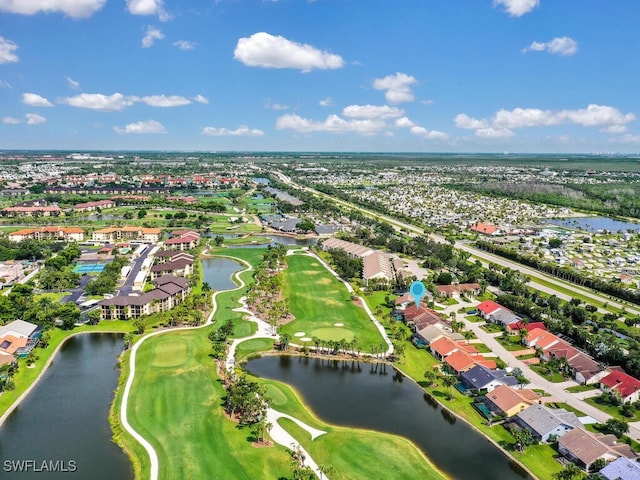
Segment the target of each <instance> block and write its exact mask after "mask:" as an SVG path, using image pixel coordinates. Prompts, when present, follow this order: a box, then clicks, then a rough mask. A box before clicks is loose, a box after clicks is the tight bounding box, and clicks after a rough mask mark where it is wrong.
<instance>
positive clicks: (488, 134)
mask: <svg viewBox="0 0 640 480" xmlns="http://www.w3.org/2000/svg"><path fill="white" fill-rule="evenodd" d="M514 135H515V133H513V131H511V130H509V129H508V128H493V127H488V128H479V129H478V130H476V136H477V137H482V138H509V137H513V136H514Z"/></svg>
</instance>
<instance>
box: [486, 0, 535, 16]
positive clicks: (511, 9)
mask: <svg viewBox="0 0 640 480" xmlns="http://www.w3.org/2000/svg"><path fill="white" fill-rule="evenodd" d="M538 5H540V0H493V6H494V7H497V6H502V7H504V10H505V11H506V12H507V13H508V14H509V15H511V16H512V17H521V16H522V15H524V14H525V13H529V12H530V11H531V10H533V9H534V8H536V7H537V6H538Z"/></svg>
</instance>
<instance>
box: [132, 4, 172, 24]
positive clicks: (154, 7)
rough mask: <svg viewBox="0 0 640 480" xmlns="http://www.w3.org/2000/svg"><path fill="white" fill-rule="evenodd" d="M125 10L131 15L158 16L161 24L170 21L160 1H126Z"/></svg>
mask: <svg viewBox="0 0 640 480" xmlns="http://www.w3.org/2000/svg"><path fill="white" fill-rule="evenodd" d="M127 10H128V11H129V13H130V14H131V15H158V18H159V20H160V21H161V22H166V21H167V20H171V18H172V17H171V15H169V14H168V13H167V12H166V11H165V9H164V4H163V1H162V0H127Z"/></svg>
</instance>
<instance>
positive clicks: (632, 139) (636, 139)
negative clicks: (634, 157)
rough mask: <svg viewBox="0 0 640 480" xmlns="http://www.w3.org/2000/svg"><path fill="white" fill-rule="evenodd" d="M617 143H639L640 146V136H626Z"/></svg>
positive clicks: (618, 139)
mask: <svg viewBox="0 0 640 480" xmlns="http://www.w3.org/2000/svg"><path fill="white" fill-rule="evenodd" d="M616 141H618V142H622V143H637V144H640V135H624V136H622V137H620V138H617V139H616Z"/></svg>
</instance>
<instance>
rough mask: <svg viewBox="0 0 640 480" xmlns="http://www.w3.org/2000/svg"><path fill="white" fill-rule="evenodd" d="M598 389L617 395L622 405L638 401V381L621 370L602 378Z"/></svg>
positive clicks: (639, 383)
mask: <svg viewBox="0 0 640 480" xmlns="http://www.w3.org/2000/svg"><path fill="white" fill-rule="evenodd" d="M600 389H601V390H602V391H604V392H616V393H618V394H619V395H620V398H621V400H622V403H634V402H637V401H638V400H640V380H638V379H636V378H634V377H632V376H631V375H628V374H626V373H624V372H623V371H622V370H614V371H613V372H611V373H610V374H609V375H607V376H606V377H604V378H602V379H601V380H600Z"/></svg>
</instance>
